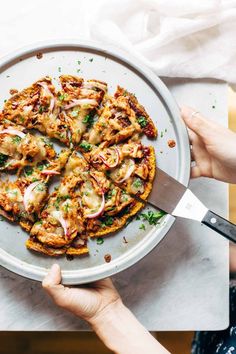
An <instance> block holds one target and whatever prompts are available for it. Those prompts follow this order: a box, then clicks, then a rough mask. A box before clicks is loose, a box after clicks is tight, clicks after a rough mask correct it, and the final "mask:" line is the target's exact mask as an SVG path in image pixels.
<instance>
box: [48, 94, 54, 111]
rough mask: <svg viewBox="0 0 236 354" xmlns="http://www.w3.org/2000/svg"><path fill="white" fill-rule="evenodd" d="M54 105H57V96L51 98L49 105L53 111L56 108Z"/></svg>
mask: <svg viewBox="0 0 236 354" xmlns="http://www.w3.org/2000/svg"><path fill="white" fill-rule="evenodd" d="M54 106H55V98H54V97H52V98H51V99H50V105H49V107H48V109H49V111H51V112H52V111H53V108H54Z"/></svg>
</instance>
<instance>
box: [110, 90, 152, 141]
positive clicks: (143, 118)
mask: <svg viewBox="0 0 236 354" xmlns="http://www.w3.org/2000/svg"><path fill="white" fill-rule="evenodd" d="M114 97H115V98H117V99H118V98H119V97H126V98H127V100H128V102H129V105H130V108H131V109H132V110H133V111H134V112H135V117H136V121H137V122H138V124H139V125H140V127H141V129H142V132H143V133H144V134H145V135H146V136H147V137H148V138H150V139H153V138H156V137H157V128H156V127H155V124H154V123H153V121H152V119H151V118H150V116H149V115H148V113H147V112H146V110H145V108H144V107H143V106H142V105H141V104H140V103H139V102H138V100H137V97H136V96H135V95H134V94H133V93H131V92H128V91H127V90H125V89H124V88H122V87H120V86H117V90H116V92H115V95H114Z"/></svg>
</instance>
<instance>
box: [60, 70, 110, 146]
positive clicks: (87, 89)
mask: <svg viewBox="0 0 236 354" xmlns="http://www.w3.org/2000/svg"><path fill="white" fill-rule="evenodd" d="M60 82H61V86H62V90H61V92H60V93H59V95H58V99H59V100H60V101H61V109H62V111H61V113H60V115H62V116H63V117H65V119H66V120H67V121H68V125H69V129H70V134H71V142H72V144H75V145H76V144H78V143H79V142H80V140H81V137H82V135H83V134H84V133H85V131H86V130H87V129H88V128H90V127H91V126H92V125H93V121H94V119H95V115H96V113H97V111H98V108H99V106H100V103H101V102H102V100H103V97H104V95H105V93H106V92H107V84H106V83H104V82H101V81H98V80H84V79H82V78H79V77H76V76H71V75H62V76H61V77H60Z"/></svg>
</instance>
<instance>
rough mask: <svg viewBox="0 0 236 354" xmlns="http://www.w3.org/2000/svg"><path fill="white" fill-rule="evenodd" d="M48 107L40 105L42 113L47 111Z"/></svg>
mask: <svg viewBox="0 0 236 354" xmlns="http://www.w3.org/2000/svg"><path fill="white" fill-rule="evenodd" d="M47 109H48V106H39V113H40V114H42V113H43V112H46V111H47Z"/></svg>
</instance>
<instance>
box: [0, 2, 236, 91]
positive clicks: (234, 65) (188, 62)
mask: <svg viewBox="0 0 236 354" xmlns="http://www.w3.org/2000/svg"><path fill="white" fill-rule="evenodd" d="M55 38H57V39H58V38H62V39H63V38H74V39H78V40H80V39H93V40H96V41H100V42H102V43H104V44H108V45H109V44H112V45H113V46H114V45H115V46H118V47H122V48H123V49H125V50H127V51H128V52H130V53H132V54H133V55H134V56H136V57H137V58H139V59H140V60H142V61H143V62H144V63H145V64H146V65H148V66H149V67H150V68H151V69H152V70H154V71H155V72H156V74H158V75H160V76H170V77H193V78H201V77H210V78H217V79H222V80H226V81H228V82H231V83H234V84H236V0H67V1H65V0H21V1H19V0H7V1H4V2H3V3H2V4H1V20H0V55H3V54H6V53H7V52H9V51H11V50H14V49H16V48H19V47H20V46H22V45H25V44H30V43H33V42H35V41H39V40H45V39H55Z"/></svg>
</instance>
